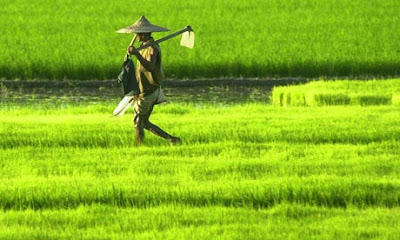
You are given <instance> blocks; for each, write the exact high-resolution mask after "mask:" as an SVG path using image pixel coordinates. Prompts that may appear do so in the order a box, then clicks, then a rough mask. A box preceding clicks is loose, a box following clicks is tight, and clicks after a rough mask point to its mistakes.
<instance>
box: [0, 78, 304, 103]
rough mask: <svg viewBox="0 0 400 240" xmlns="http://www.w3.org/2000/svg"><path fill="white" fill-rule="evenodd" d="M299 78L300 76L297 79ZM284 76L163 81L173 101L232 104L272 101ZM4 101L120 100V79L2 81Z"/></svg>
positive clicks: (1, 89)
mask: <svg viewBox="0 0 400 240" xmlns="http://www.w3.org/2000/svg"><path fill="white" fill-rule="evenodd" d="M296 81H297V82H298V80H296ZM290 83H291V81H288V80H283V81H276V80H187V81H182V80H176V81H174V80H169V81H165V82H164V83H163V89H164V92H165V94H166V96H167V98H168V100H169V101H170V102H203V103H211V104H232V103H248V102H264V103H268V102H270V97H271V89H272V88H273V86H276V85H287V84H290ZM0 87H1V88H0V93H1V95H0V103H3V104H4V103H35V102H36V103H45V102H49V103H52V102H55V103H60V102H61V103H63V102H66V103H85V102H104V101H112V102H115V101H119V99H121V98H122V97H123V95H122V89H121V85H120V84H119V83H118V82H117V81H111V80H110V81H1V82H0Z"/></svg>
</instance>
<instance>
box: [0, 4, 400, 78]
mask: <svg viewBox="0 0 400 240" xmlns="http://www.w3.org/2000/svg"><path fill="white" fill-rule="evenodd" d="M2 6H3V8H2V11H0V27H1V29H2V34H1V36H0V48H1V49H2V52H1V53H0V78H6V79H34V78H40V79H64V78H67V79H114V78H116V76H117V75H118V72H119V70H120V69H119V68H120V66H121V64H122V63H121V61H122V58H123V56H124V54H125V49H126V46H127V44H128V43H129V42H130V39H131V36H128V35H120V34H117V33H115V31H116V30H117V29H120V28H122V27H125V26H127V25H130V24H132V23H133V22H134V21H136V20H137V19H139V17H140V16H141V15H143V14H144V15H146V16H147V17H148V19H150V21H152V22H153V23H156V24H159V25H163V26H165V27H168V28H170V29H171V30H180V29H181V28H183V27H185V26H186V25H188V24H190V25H192V27H193V28H194V30H195V32H196V36H197V37H196V46H195V48H194V49H193V50H187V49H183V48H180V47H179V46H178V45H179V39H174V40H171V41H169V42H165V43H163V44H162V49H163V61H164V67H165V70H166V74H167V77H168V78H192V79H193V78H199V77H200V78H203V77H206V78H218V77H269V78H271V77H274V78H275V77H321V76H325V77H337V76H346V77H351V76H352V77H368V76H375V77H381V76H397V75H398V74H399V72H398V69H399V66H400V62H399V61H400V60H399V59H400V58H399V49H400V46H399V41H395V39H399V38H400V35H399V34H400V31H398V29H399V26H398V23H399V14H398V12H399V11H400V4H399V3H398V1H397V0H373V1H368V4H366V1H365V0H335V1H333V0H323V1H321V0H303V1H292V0H284V1H276V0H273V1H263V0H257V1H251V2H239V1H238V2H231V1H225V0H215V1H190V2H188V1H183V0H179V1H174V2H171V1H168V0H159V1H156V2H149V1H143V0H141V1H136V2H135V3H132V2H131V1H127V0H123V1H119V2H118V3H117V2H107V1H99V0H96V1H89V0H83V1H74V0H68V1H64V0H62V1H61V0H55V1H50V0H38V1H28V0H21V1H8V0H7V1H5V2H3V4H2ZM155 6H157V7H155ZM222 12H223V14H222ZM162 36H163V35H162V34H155V37H156V38H160V37H162Z"/></svg>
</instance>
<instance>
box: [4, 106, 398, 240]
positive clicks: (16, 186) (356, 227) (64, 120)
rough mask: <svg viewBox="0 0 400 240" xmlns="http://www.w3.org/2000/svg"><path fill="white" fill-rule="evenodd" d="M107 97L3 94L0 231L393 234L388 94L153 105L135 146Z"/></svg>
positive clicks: (392, 112) (394, 170)
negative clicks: (173, 138) (172, 141)
mask: <svg viewBox="0 0 400 240" xmlns="http://www.w3.org/2000/svg"><path fill="white" fill-rule="evenodd" d="M116 102H117V101H116ZM116 102H113V101H109V102H104V103H97V104H95V105H85V104H83V105H82V104H65V105H53V106H47V105H45V106H44V105H41V104H40V103H37V104H30V105H15V104H11V103H6V104H5V105H4V107H3V105H2V106H1V108H0V139H1V141H0V149H1V150H0V209H2V211H1V213H0V229H2V231H0V238H5V239H24V238H25V239H32V238H37V239H41V238H52V239H69V238H82V239H93V238H114V239H127V238H128V239H130V238H132V239H133V238H134V239H149V238H153V239H193V238H195V239H210V238H215V237H217V238H222V239H235V238H237V239H242V238H246V239H287V238H288V236H290V237H291V238H299V239H302V238H303V239H304V238H305V239H321V238H323V239H336V238H337V236H345V237H346V239H359V238H360V237H361V238H397V237H398V235H399V234H398V231H397V229H398V227H399V220H398V219H399V216H398V215H399V209H398V208H399V201H398V200H399V199H400V181H399V180H400V166H399V165H400V163H399V161H398V156H399V154H400V152H399V149H400V141H399V140H400V129H399V127H398V126H399V124H400V120H399V118H398V116H399V111H400V110H399V108H398V107H397V106H369V107H362V106H331V107H316V108H304V107H288V108H277V107H274V106H270V105H267V104H241V105H207V104H193V103H192V104H186V105H185V104H179V105H178V104H168V105H161V106H157V107H156V108H157V111H155V112H154V115H152V117H151V121H152V122H154V123H156V124H159V125H160V126H161V127H163V128H165V129H166V130H168V131H170V132H171V133H173V134H176V135H179V136H180V137H182V140H183V142H182V144H181V145H178V146H169V145H168V144H166V142H165V141H164V140H162V139H159V138H156V137H154V136H152V135H146V138H145V141H146V142H145V143H144V145H142V146H141V147H139V148H137V147H135V146H134V143H133V142H134V137H133V129H132V116H129V114H128V113H127V114H126V115H125V116H123V117H121V118H112V117H111V111H112V109H113V108H114V107H115V104H116ZM107 112H110V113H107ZM193 236H195V237H193Z"/></svg>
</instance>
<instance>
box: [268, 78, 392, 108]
mask: <svg viewBox="0 0 400 240" xmlns="http://www.w3.org/2000/svg"><path fill="white" fill-rule="evenodd" d="M399 92H400V80H399V79H391V80H372V81H354V80H341V81H313V82H310V83H307V84H304V85H299V86H286V87H275V88H274V89H273V94H272V101H273V104H274V105H276V106H327V105H361V106H368V105H391V104H396V101H397V100H396V96H397V95H398V94H399Z"/></svg>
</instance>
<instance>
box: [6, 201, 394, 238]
mask: <svg viewBox="0 0 400 240" xmlns="http://www.w3.org/2000/svg"><path fill="white" fill-rule="evenodd" d="M398 226H399V209H398V208H393V209H385V208H366V209H356V208H348V209H334V208H333V209H332V208H324V207H314V206H303V205H298V204H294V205H289V204H282V205H278V206H275V207H272V208H270V209H252V208H227V207H221V206H212V207H203V208H198V207H186V206H176V205H164V206H159V207H149V208H147V209H138V208H116V207H110V206H105V205H92V206H83V205H82V206H79V207H78V208H77V209H48V210H43V211H34V210H32V209H28V210H26V211H15V210H12V211H7V212H5V213H4V214H2V215H0V228H2V229H3V231H1V232H0V238H6V239H23V238H38V239H40V238H51V239H66V238H84V239H89V238H92V239H93V238H95V239H101V238H113V239H128V238H129V239H213V238H218V239H287V238H288V236H290V237H291V238H293V239H321V238H323V239H337V236H341V237H345V238H346V239H360V237H362V238H367V237H371V238H372V237H373V238H376V239H379V238H382V239H396V238H398V237H399V233H398V230H397V229H398Z"/></svg>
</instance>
